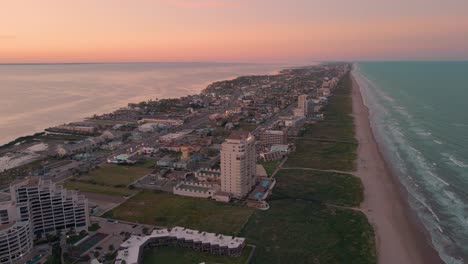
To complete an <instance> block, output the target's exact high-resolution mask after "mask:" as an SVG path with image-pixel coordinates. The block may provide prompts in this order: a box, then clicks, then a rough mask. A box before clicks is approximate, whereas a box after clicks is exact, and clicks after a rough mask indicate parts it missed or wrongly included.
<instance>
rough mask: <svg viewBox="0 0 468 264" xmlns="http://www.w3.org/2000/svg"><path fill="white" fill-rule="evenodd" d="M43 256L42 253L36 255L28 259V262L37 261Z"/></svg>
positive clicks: (28, 263) (32, 263)
mask: <svg viewBox="0 0 468 264" xmlns="http://www.w3.org/2000/svg"><path fill="white" fill-rule="evenodd" d="M41 258H42V255H36V256H34V257H33V258H32V259H30V260H28V261H26V264H34V263H37V262H38V261H39V260H40V259H41Z"/></svg>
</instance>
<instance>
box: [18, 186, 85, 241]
mask: <svg viewBox="0 0 468 264" xmlns="http://www.w3.org/2000/svg"><path fill="white" fill-rule="evenodd" d="M10 193H11V199H12V201H13V202H14V203H16V206H17V208H18V219H19V220H20V221H30V222H31V227H32V231H33V234H34V235H36V236H40V235H42V234H47V233H53V232H57V231H60V230H65V229H67V230H70V229H73V230H75V231H78V232H79V231H81V230H86V229H87V228H88V225H89V213H88V201H87V199H86V198H85V197H84V196H83V195H79V194H78V193H77V192H76V191H69V190H66V189H63V188H62V187H59V186H56V185H55V184H54V183H52V181H44V180H42V179H40V178H30V179H27V180H25V181H23V182H19V183H16V184H13V185H11V186H10Z"/></svg>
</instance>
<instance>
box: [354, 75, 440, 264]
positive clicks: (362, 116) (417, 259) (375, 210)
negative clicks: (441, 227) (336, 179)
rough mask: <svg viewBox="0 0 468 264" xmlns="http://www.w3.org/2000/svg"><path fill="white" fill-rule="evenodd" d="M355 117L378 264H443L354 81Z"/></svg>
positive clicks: (364, 206) (360, 172)
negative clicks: (389, 160) (386, 155)
mask: <svg viewBox="0 0 468 264" xmlns="http://www.w3.org/2000/svg"><path fill="white" fill-rule="evenodd" d="M352 98H353V116H354V121H355V126H356V138H357V140H358V141H359V147H358V161H357V172H356V174H357V175H358V176H359V177H360V178H361V180H362V183H363V185H364V195H365V200H364V202H363V203H362V205H361V208H362V210H363V212H364V213H365V214H366V215H367V218H368V219H369V222H370V223H371V224H372V226H373V227H374V231H375V237H376V247H377V254H378V263H380V264H418V263H424V264H432V263H443V262H442V260H441V259H440V257H439V255H438V254H437V252H436V251H435V249H434V248H433V247H432V245H431V243H430V240H429V238H428V236H426V235H425V233H424V231H423V228H422V226H421V225H419V224H418V223H417V222H416V220H417V219H416V218H415V216H414V215H412V212H411V211H410V208H409V205H408V201H407V199H406V197H405V196H406V195H405V193H404V192H403V190H402V188H401V184H400V183H399V182H397V179H396V178H395V177H394V175H392V172H391V170H390V168H389V167H388V166H387V164H386V163H385V161H384V158H383V157H382V155H381V153H380V151H379V148H378V145H377V142H376V140H375V138H374V135H373V134H372V130H371V126H370V123H369V111H368V109H367V107H366V106H365V105H364V103H363V99H362V97H361V93H360V89H359V86H358V84H357V83H356V81H355V80H354V78H353V92H352Z"/></svg>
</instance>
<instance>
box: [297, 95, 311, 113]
mask: <svg viewBox="0 0 468 264" xmlns="http://www.w3.org/2000/svg"><path fill="white" fill-rule="evenodd" d="M307 108H308V100H307V94H303V95H299V96H298V97H297V108H296V109H295V110H294V115H295V116H307V111H308V109H307Z"/></svg>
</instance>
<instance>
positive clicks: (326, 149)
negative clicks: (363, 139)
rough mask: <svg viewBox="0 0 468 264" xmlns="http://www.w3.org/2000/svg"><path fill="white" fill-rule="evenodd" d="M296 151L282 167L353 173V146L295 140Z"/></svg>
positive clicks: (354, 158) (354, 150)
mask: <svg viewBox="0 0 468 264" xmlns="http://www.w3.org/2000/svg"><path fill="white" fill-rule="evenodd" d="M295 145H296V151H295V152H293V153H291V154H290V156H289V157H288V160H287V161H286V163H285V164H284V166H283V167H290V168H313V169H321V170H340V171H353V170H354V168H355V160H356V157H357V154H356V147H357V145H355V144H349V143H340V142H322V141H314V140H296V141H295Z"/></svg>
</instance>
